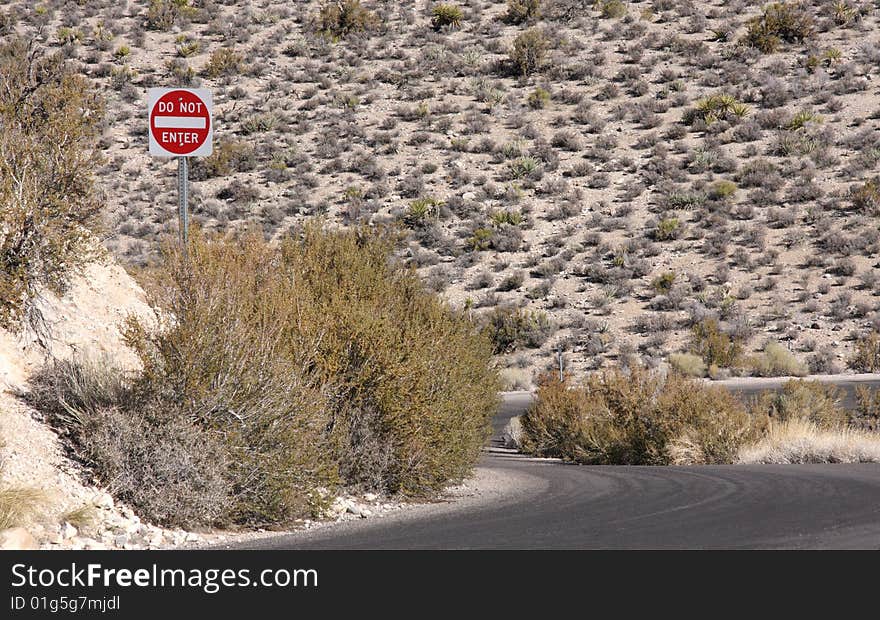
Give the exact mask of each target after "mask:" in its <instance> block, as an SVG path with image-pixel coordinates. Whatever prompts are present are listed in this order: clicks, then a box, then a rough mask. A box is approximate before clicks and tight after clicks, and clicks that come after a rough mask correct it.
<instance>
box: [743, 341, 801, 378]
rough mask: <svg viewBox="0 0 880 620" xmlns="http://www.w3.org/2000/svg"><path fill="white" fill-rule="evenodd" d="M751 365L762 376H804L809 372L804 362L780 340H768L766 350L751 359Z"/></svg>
mask: <svg viewBox="0 0 880 620" xmlns="http://www.w3.org/2000/svg"><path fill="white" fill-rule="evenodd" d="M749 366H750V367H751V369H752V370H753V371H754V373H755V374H756V375H758V376H760V377H803V376H806V375H807V373H808V372H809V368H808V367H807V365H806V364H805V363H804V362H801V361H799V360H798V359H797V358H796V357H795V356H794V354H793V353H792V352H791V351H789V350H788V349H786V348H785V347H784V346H782V345H781V344H779V343H778V342H773V341H771V342H768V343H767V344H766V346H765V347H764V352H763V353H761V354H760V355H756V356H754V357H752V358H751V359H749Z"/></svg>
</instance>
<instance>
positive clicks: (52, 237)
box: [0, 38, 103, 327]
mask: <svg viewBox="0 0 880 620" xmlns="http://www.w3.org/2000/svg"><path fill="white" fill-rule="evenodd" d="M0 74H2V75H3V88H0V152H2V153H3V157H2V158H0V326H3V327H14V326H17V325H19V324H20V322H21V321H22V320H25V321H27V322H29V323H31V324H32V326H35V324H36V323H37V322H38V315H36V314H32V310H33V305H32V303H31V302H32V301H33V300H34V298H35V297H36V295H37V294H38V293H39V290H40V289H41V287H44V286H48V287H49V288H50V289H53V290H56V291H60V290H62V289H63V288H64V286H65V285H66V283H67V282H68V278H69V276H70V274H71V273H72V272H73V271H75V270H76V268H78V267H79V266H81V265H82V264H83V263H84V262H85V261H87V260H89V259H91V258H92V257H93V256H94V245H93V243H92V235H91V234H90V230H95V229H96V228H97V227H98V226H99V223H100V209H101V201H100V198H99V195H98V192H97V191H96V190H95V188H94V183H93V175H94V173H95V171H96V170H97V168H98V165H99V163H100V154H99V153H98V151H97V149H96V143H97V138H98V135H99V134H100V131H101V119H102V116H103V103H102V100H101V98H100V97H99V95H98V94H97V89H96V88H94V87H92V85H91V84H89V82H88V81H87V80H86V79H85V78H83V77H82V76H81V75H79V74H78V73H76V72H75V71H74V70H72V69H71V68H69V67H68V65H66V64H65V62H64V59H63V58H62V56H61V55H59V54H56V55H51V56H46V55H42V54H40V53H36V52H34V53H31V52H30V51H29V45H28V43H27V42H26V41H24V40H22V39H17V38H10V39H7V40H6V41H4V42H2V43H0Z"/></svg>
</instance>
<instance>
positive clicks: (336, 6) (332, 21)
mask: <svg viewBox="0 0 880 620" xmlns="http://www.w3.org/2000/svg"><path fill="white" fill-rule="evenodd" d="M315 21H316V29H317V30H318V32H320V33H322V34H323V35H325V36H328V37H331V38H345V37H347V36H348V35H350V34H357V33H363V32H368V31H370V30H374V29H375V28H377V27H378V26H379V18H378V17H377V16H376V14H375V13H373V12H372V11H370V10H368V9H366V8H364V7H363V6H362V5H361V3H360V0H334V1H331V2H327V3H326V4H325V5H324V6H323V7H321V10H320V12H319V13H318V16H317V19H316V20H315Z"/></svg>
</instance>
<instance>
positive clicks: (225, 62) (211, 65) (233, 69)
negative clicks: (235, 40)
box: [204, 47, 244, 78]
mask: <svg viewBox="0 0 880 620" xmlns="http://www.w3.org/2000/svg"><path fill="white" fill-rule="evenodd" d="M243 66H244V58H242V56H241V54H239V53H238V52H236V51H235V50H234V49H233V48H231V47H218V48H217V49H215V50H214V51H213V52H211V56H210V57H209V58H208V62H207V63H205V68H204V74H205V77H209V78H219V77H232V76H235V75H238V74H239V73H241V72H242V70H243Z"/></svg>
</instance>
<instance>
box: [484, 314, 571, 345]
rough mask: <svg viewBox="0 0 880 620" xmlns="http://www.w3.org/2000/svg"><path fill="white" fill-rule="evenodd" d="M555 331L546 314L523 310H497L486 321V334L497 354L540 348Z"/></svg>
mask: <svg viewBox="0 0 880 620" xmlns="http://www.w3.org/2000/svg"><path fill="white" fill-rule="evenodd" d="M554 329H555V326H554V325H553V322H552V321H551V320H550V319H549V318H548V317H547V314H546V313H544V312H540V311H533V310H525V309H523V308H503V307H502V308H495V309H494V310H493V311H492V312H491V313H489V316H488V317H487V320H486V332H487V333H488V335H489V338H490V340H491V341H492V344H493V346H494V352H495V353H507V352H509V351H513V350H516V349H518V348H520V347H527V348H530V349H534V348H537V347H540V346H541V345H542V344H544V343H545V342H546V341H547V338H549V337H550V335H551V334H552V333H553V331H554Z"/></svg>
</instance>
